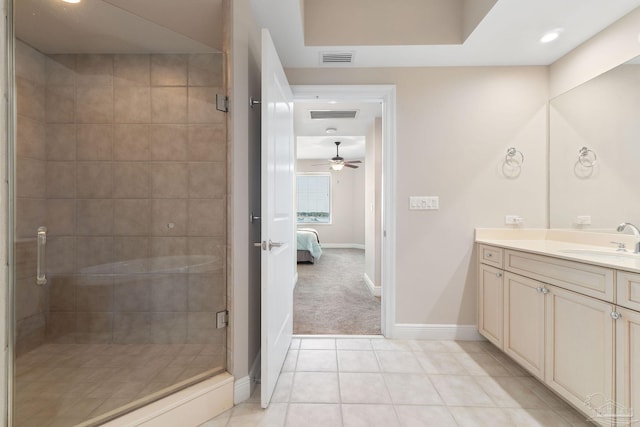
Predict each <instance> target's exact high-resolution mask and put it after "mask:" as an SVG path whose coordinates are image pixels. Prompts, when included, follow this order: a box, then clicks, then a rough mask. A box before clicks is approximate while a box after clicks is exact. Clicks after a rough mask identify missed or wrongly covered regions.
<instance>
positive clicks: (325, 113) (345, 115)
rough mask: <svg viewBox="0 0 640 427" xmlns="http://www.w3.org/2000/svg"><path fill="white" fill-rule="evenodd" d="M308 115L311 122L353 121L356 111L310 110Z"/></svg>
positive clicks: (356, 114)
mask: <svg viewBox="0 0 640 427" xmlns="http://www.w3.org/2000/svg"><path fill="white" fill-rule="evenodd" d="M309 115H310V116H311V119H312V120H321V119H355V118H356V117H357V116H358V110H310V111H309Z"/></svg>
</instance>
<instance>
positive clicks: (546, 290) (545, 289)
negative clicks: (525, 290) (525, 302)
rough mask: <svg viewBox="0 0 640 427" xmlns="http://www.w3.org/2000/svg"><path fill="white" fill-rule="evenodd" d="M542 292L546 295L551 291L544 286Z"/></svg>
mask: <svg viewBox="0 0 640 427" xmlns="http://www.w3.org/2000/svg"><path fill="white" fill-rule="evenodd" d="M540 292H542V293H543V294H544V295H546V294H548V293H549V289H547V288H545V287H544V286H543V287H542V289H541V290H540Z"/></svg>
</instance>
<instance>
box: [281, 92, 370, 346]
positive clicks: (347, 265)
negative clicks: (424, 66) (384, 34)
mask: <svg viewBox="0 0 640 427" xmlns="http://www.w3.org/2000/svg"><path fill="white" fill-rule="evenodd" d="M382 123H383V102H382V100H381V99H348V100H340V99H327V98H326V97H314V98H313V99H308V98H304V99H296V102H295V104H294V133H295V141H296V165H295V168H296V181H297V182H296V192H295V195H294V198H295V206H296V208H297V209H296V213H297V245H298V248H297V249H298V252H297V258H298V259H297V260H298V263H297V282H296V287H295V291H294V301H293V333H294V334H297V335H380V334H382V332H383V331H382V304H381V289H382V277H381V269H382V265H381V264H382V256H381V252H382V250H381V249H382V248H381V243H382V233H383V231H382V230H383V227H382V166H383V162H382V152H383V129H382Z"/></svg>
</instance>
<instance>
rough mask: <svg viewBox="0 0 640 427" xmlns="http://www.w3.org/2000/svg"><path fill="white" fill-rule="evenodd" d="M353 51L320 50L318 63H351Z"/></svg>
mask: <svg viewBox="0 0 640 427" xmlns="http://www.w3.org/2000/svg"><path fill="white" fill-rule="evenodd" d="M352 62H353V52H320V63H321V64H323V65H336V64H342V65H345V64H351V63H352Z"/></svg>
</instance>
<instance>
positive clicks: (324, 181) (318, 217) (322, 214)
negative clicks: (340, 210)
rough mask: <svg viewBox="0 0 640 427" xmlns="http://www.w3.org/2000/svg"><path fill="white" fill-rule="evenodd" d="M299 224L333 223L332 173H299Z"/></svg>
mask: <svg viewBox="0 0 640 427" xmlns="http://www.w3.org/2000/svg"><path fill="white" fill-rule="evenodd" d="M296 181H297V191H296V195H297V201H298V209H297V214H298V215H297V217H298V224H330V223H331V175H330V174H298V175H297V179H296Z"/></svg>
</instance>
